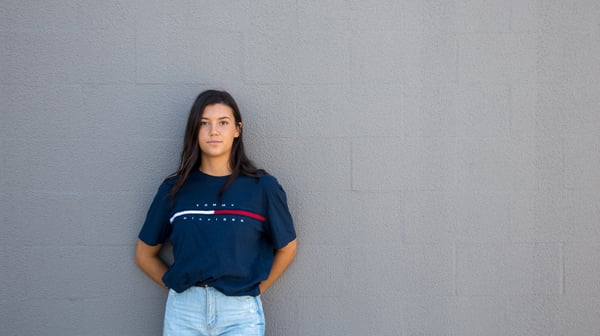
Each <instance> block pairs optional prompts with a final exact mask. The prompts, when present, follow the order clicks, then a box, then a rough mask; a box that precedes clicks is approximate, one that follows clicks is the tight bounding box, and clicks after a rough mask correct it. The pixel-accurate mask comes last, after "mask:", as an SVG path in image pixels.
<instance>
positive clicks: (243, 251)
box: [135, 90, 296, 336]
mask: <svg viewBox="0 0 600 336" xmlns="http://www.w3.org/2000/svg"><path fill="white" fill-rule="evenodd" d="M242 130H243V124H242V117H241V115H240V111H239V108H238V106H237V104H236V102H235V101H234V99H233V97H232V96H231V95H230V94H228V93H227V92H224V91H215V90H208V91H205V92H203V93H201V94H200V95H199V96H198V97H197V98H196V101H195V102H194V104H193V106H192V108H191V111H190V115H189V118H188V122H187V127H186V131H185V136H184V146H183V151H182V155H181V164H180V166H179V169H178V171H177V172H176V173H175V174H173V175H172V176H170V177H169V178H167V179H166V180H165V181H164V182H163V183H162V184H161V186H160V187H159V189H158V192H157V194H156V196H155V197H154V200H153V202H152V204H151V206H150V209H149V210H148V214H147V217H146V220H145V222H144V225H143V227H142V229H141V231H140V234H139V236H138V238H139V240H138V242H137V247H136V252H135V260H136V263H137V264H138V265H139V267H140V268H141V269H142V270H143V271H144V272H145V273H146V274H147V275H148V276H149V277H150V278H152V280H154V281H155V282H156V283H158V284H159V285H160V286H162V287H164V288H167V289H168V290H169V295H168V299H167V304H166V309H165V318H164V329H163V335H208V334H209V333H210V335H245V336H247V335H264V329H265V326H264V315H263V311H262V303H261V300H260V294H262V293H264V292H266V291H267V290H268V289H269V287H270V286H271V285H272V284H273V283H274V282H275V281H276V280H277V279H278V278H279V277H280V276H281V275H282V274H283V272H284V271H285V269H286V268H287V267H288V266H289V264H290V263H291V262H292V260H293V259H294V257H295V256H296V233H295V231H294V226H293V223H292V218H291V215H290V212H289V209H288V206H287V200H286V195H285V192H284V191H283V189H282V188H281V186H280V185H279V183H278V182H277V180H276V179H275V178H274V177H272V176H270V175H268V174H267V173H266V172H265V171H264V170H261V169H257V168H256V167H255V166H254V165H253V164H252V163H251V162H250V160H249V159H248V158H247V156H246V153H245V151H244V144H243V141H242V133H243V132H242ZM167 240H168V241H170V242H171V244H172V246H173V260H174V261H173V263H172V265H170V266H167V265H166V264H165V263H164V262H163V261H162V259H161V258H160V257H159V252H160V250H161V248H162V246H163V244H164V243H165V242H166V241H167Z"/></svg>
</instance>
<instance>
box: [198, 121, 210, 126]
mask: <svg viewBox="0 0 600 336" xmlns="http://www.w3.org/2000/svg"><path fill="white" fill-rule="evenodd" d="M206 125H208V123H207V122H206V121H201V122H200V126H206Z"/></svg>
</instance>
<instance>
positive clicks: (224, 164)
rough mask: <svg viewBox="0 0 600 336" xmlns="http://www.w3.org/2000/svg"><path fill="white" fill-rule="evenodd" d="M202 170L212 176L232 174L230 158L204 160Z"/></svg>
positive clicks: (201, 165)
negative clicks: (224, 159)
mask: <svg viewBox="0 0 600 336" xmlns="http://www.w3.org/2000/svg"><path fill="white" fill-rule="evenodd" d="M200 171H201V172H203V173H204V174H207V175H212V176H227V175H231V167H230V166H229V160H227V161H220V160H218V162H217V161H216V160H202V164H200Z"/></svg>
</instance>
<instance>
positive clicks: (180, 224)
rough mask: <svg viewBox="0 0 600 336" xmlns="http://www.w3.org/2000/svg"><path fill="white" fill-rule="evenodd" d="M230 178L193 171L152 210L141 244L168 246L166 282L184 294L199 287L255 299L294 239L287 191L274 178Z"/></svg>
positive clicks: (159, 196) (166, 187)
mask: <svg viewBox="0 0 600 336" xmlns="http://www.w3.org/2000/svg"><path fill="white" fill-rule="evenodd" d="M228 178H229V177H228V176H223V177H216V176H210V175H207V174H204V173H202V172H200V171H194V172H192V173H191V174H190V176H189V177H188V179H187V180H186V182H185V184H184V185H183V187H182V188H181V189H180V190H179V191H178V193H177V195H176V196H175V199H174V200H171V197H170V195H169V193H170V192H171V188H172V186H173V183H174V182H175V178H172V179H168V180H167V181H165V182H164V183H163V184H162V185H161V186H160V188H159V189H158V192H157V193H156V196H155V197H154V201H153V202H152V205H151V206H150V209H149V210H148V214H147V216H146V221H145V222H144V226H143V227H142V229H141V232H140V234H139V238H140V239H141V240H142V241H143V242H145V243H146V244H148V245H152V246H155V245H157V244H162V243H164V242H166V241H167V240H169V241H170V242H171V244H172V246H173V257H174V262H173V264H172V265H171V266H170V267H169V270H168V271H167V273H165V275H164V277H163V279H162V280H163V282H164V283H165V284H166V285H167V286H168V287H169V288H171V289H173V290H175V291H176V292H179V293H181V292H183V291H185V290H186V289H188V288H189V287H191V286H193V285H194V284H196V283H198V282H200V283H203V284H207V285H209V286H212V287H214V288H216V289H218V290H219V291H221V292H222V293H224V294H225V295H231V296H242V295H251V296H256V295H258V294H260V290H259V287H258V285H259V284H260V282H261V281H263V280H265V279H266V278H267V277H268V275H269V272H270V271H271V266H272V265H273V257H274V252H275V250H278V249H280V248H282V247H284V246H286V245H287V244H288V243H290V242H291V241H293V240H294V239H295V238H296V232H295V230H294V224H293V222H292V216H291V215H290V211H289V209H288V205H287V198H286V195H285V192H284V190H283V188H282V187H281V186H280V185H279V183H278V182H277V180H276V179H275V178H274V177H273V176H271V175H265V176H262V177H260V178H254V177H248V176H239V177H238V178H236V180H235V181H234V182H233V184H231V186H229V188H228V189H227V191H226V192H225V193H224V194H223V196H222V198H221V201H219V200H218V193H219V191H220V190H221V188H222V187H223V185H224V184H225V182H226V181H227V179H228Z"/></svg>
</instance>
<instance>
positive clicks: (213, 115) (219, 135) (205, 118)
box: [198, 104, 241, 160]
mask: <svg viewBox="0 0 600 336" xmlns="http://www.w3.org/2000/svg"><path fill="white" fill-rule="evenodd" d="M240 128H241V124H237V123H236V122H235V118H234V116H233V110H232V109H231V107H229V106H227V105H225V104H214V105H208V106H206V107H205V108H204V112H203V113H202V119H201V121H200V130H199V131H198V145H199V146H200V151H201V152H202V158H203V159H219V158H221V159H225V158H226V159H227V160H229V157H230V155H231V148H232V147H233V139H235V138H237V137H239V136H240Z"/></svg>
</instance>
